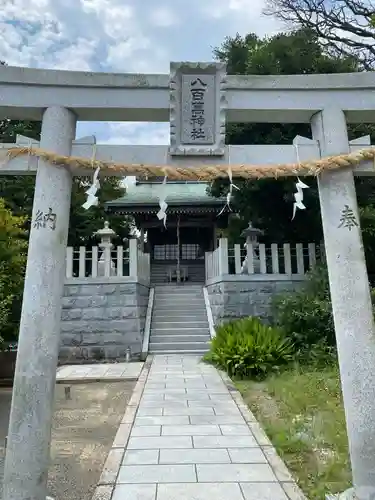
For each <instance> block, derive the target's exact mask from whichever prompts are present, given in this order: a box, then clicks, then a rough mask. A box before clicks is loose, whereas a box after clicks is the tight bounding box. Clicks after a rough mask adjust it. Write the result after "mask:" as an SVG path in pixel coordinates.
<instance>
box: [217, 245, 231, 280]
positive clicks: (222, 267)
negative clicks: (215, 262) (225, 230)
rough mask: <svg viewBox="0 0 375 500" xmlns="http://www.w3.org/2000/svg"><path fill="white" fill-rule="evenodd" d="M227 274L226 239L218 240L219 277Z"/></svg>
mask: <svg viewBox="0 0 375 500" xmlns="http://www.w3.org/2000/svg"><path fill="white" fill-rule="evenodd" d="M226 274H229V262H228V239H227V238H220V240H219V276H224V275H226Z"/></svg>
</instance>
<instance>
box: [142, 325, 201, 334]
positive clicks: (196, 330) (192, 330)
mask: <svg viewBox="0 0 375 500" xmlns="http://www.w3.org/2000/svg"><path fill="white" fill-rule="evenodd" d="M180 333H181V335H208V336H209V335H210V329H209V328H208V326H207V327H206V328H181V329H176V328H153V327H152V326H151V332H150V335H151V337H152V336H153V335H179V334H180Z"/></svg>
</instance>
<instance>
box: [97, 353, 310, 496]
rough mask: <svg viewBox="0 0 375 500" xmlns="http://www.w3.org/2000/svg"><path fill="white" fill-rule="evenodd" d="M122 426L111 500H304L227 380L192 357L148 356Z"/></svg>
mask: <svg viewBox="0 0 375 500" xmlns="http://www.w3.org/2000/svg"><path fill="white" fill-rule="evenodd" d="M122 422H123V423H122V424H121V425H120V427H119V430H118V433H117V435H116V438H115V441H114V444H113V447H112V452H113V451H115V452H116V453H115V454H112V455H111V454H110V455H109V458H108V459H107V469H106V477H107V478H108V477H111V478H114V477H115V478H116V479H113V481H112V484H111V487H112V489H111V495H112V497H111V500H176V499H178V500H228V499H230V500H306V498H305V497H304V495H303V494H302V492H301V491H300V489H299V488H298V486H297V485H296V483H295V482H294V481H293V478H292V476H291V474H290V472H289V471H288V469H287V468H286V466H285V464H284V463H283V462H282V460H281V459H280V457H279V456H278V455H277V453H276V451H275V449H274V448H273V446H272V445H271V443H270V441H269V439H268V438H267V436H266V435H265V433H264V432H263V430H262V428H261V427H260V426H259V424H258V423H257V421H256V419H255V417H254V415H253V414H252V413H251V411H250V410H249V409H248V408H247V406H246V405H245V403H244V401H243V399H242V397H241V395H240V394H239V392H238V391H236V390H235V388H234V387H233V384H232V382H231V381H230V379H229V378H228V377H227V376H226V375H224V374H221V373H219V372H218V371H217V370H216V369H215V368H214V367H212V366H209V365H206V364H204V363H203V362H202V361H201V359H200V358H199V357H197V356H192V355H155V356H152V357H149V358H148V360H147V361H146V363H145V366H144V368H143V370H142V373H141V375H140V377H139V380H138V382H137V386H136V389H135V392H134V394H133V396H132V399H131V401H130V403H129V406H128V409H127V413H126V414H125V416H124V418H123V420H122ZM120 450H121V451H120ZM110 457H112V462H111V461H110ZM111 467H112V469H113V470H112V473H111V472H110V470H109V469H110V468H111ZM104 485H106V487H108V484H107V483H102V484H100V485H99V487H98V490H97V491H98V495H99V494H100V488H103V487H104ZM106 492H107V490H106ZM106 494H107V493H106ZM98 498H100V497H98V496H97V497H94V498H93V500H97V499H98ZM109 498H110V497H108V499H109ZM105 500H107V499H105Z"/></svg>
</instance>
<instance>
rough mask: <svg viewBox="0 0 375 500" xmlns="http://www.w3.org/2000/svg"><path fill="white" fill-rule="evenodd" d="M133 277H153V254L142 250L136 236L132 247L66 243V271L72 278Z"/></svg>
mask: <svg viewBox="0 0 375 500" xmlns="http://www.w3.org/2000/svg"><path fill="white" fill-rule="evenodd" d="M130 276H131V277H133V278H134V279H140V280H142V281H145V282H149V281H150V255H149V254H146V253H143V252H142V251H141V250H140V248H139V247H138V242H137V240H136V239H131V240H129V248H124V247H123V246H118V247H116V248H112V249H111V248H109V247H106V248H104V249H100V248H99V247H97V246H93V247H91V248H86V247H84V246H81V247H79V248H73V247H67V249H66V273H65V277H66V278H67V279H69V280H74V279H79V278H80V279H82V278H86V279H89V278H107V279H108V278H123V277H130Z"/></svg>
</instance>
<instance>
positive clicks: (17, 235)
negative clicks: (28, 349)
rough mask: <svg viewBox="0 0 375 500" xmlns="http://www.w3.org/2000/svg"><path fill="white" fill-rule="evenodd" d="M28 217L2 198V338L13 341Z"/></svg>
mask: <svg viewBox="0 0 375 500" xmlns="http://www.w3.org/2000/svg"><path fill="white" fill-rule="evenodd" d="M23 225H24V218H23V217H17V216H14V215H13V214H12V212H11V211H10V210H8V209H7V208H6V207H5V203H4V200H2V199H1V198H0V338H2V339H5V340H12V339H14V338H15V336H16V334H17V326H18V320H19V316H20V311H21V303H22V291H23V278H24V272H25V264H26V253H27V243H26V241H25V238H24V229H23Z"/></svg>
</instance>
